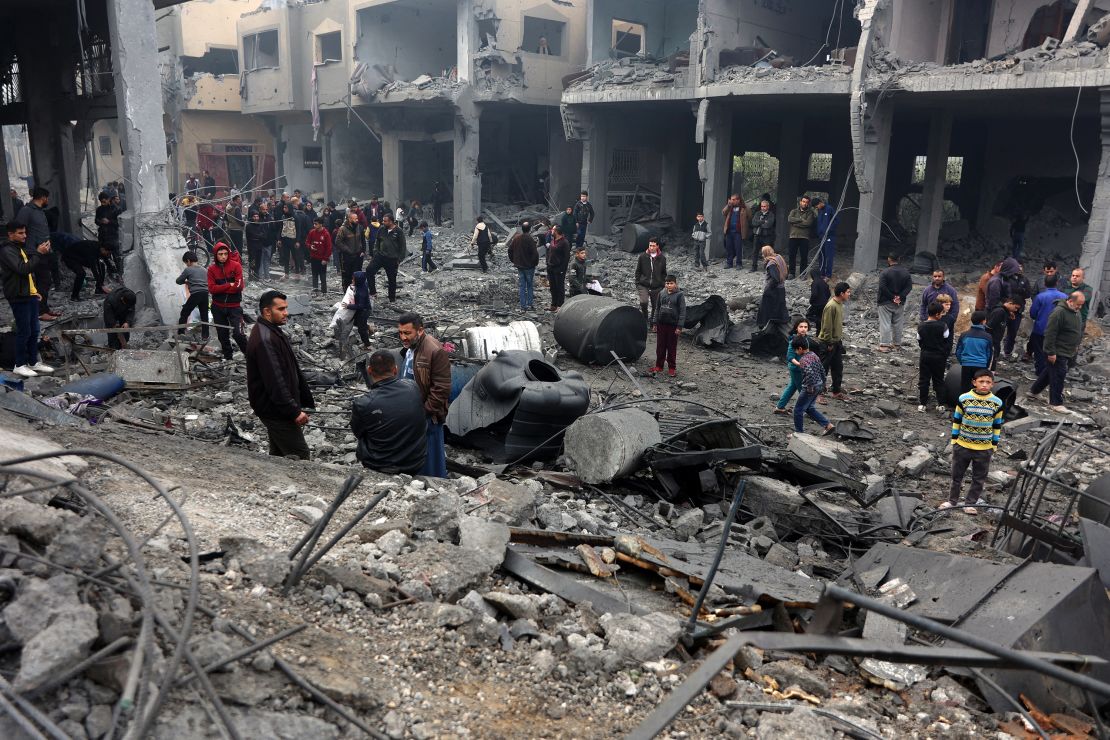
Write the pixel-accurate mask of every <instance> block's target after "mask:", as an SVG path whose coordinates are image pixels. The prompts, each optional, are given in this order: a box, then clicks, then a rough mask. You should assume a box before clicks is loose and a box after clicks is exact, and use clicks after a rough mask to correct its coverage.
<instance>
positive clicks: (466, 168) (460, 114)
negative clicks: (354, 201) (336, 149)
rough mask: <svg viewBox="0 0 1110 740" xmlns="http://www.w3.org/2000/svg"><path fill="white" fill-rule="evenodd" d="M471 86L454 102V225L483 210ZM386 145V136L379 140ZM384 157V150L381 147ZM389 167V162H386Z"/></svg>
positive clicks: (476, 114)
mask: <svg viewBox="0 0 1110 740" xmlns="http://www.w3.org/2000/svg"><path fill="white" fill-rule="evenodd" d="M471 96H472V93H471V91H470V88H465V90H464V92H463V93H462V94H461V95H460V97H459V99H458V100H457V101H456V105H457V109H456V110H455V140H454V159H455V180H454V181H455V189H454V193H455V200H454V209H455V215H454V218H455V226H456V227H458V228H466V227H468V226H469V225H470V224H472V223H473V222H474V219H476V218H477V217H478V214H479V213H480V212H481V210H482V173H481V172H479V170H478V138H479V137H478V134H479V125H480V122H481V112H480V111H479V108H478V106H476V105H475V104H474V101H473V100H472V98H471ZM382 145H383V146H384V145H385V139H384V138H383V140H382ZM382 154H383V159H384V155H385V152H384V150H383V153H382ZM387 166H388V165H387Z"/></svg>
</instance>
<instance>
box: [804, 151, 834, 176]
mask: <svg viewBox="0 0 1110 740" xmlns="http://www.w3.org/2000/svg"><path fill="white" fill-rule="evenodd" d="M806 179H807V180H810V181H811V182H828V181H829V180H831V179H832V154H828V153H824V152H813V153H812V154H810V155H809V174H808V175H807V176H806Z"/></svg>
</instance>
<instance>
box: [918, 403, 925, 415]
mask: <svg viewBox="0 0 1110 740" xmlns="http://www.w3.org/2000/svg"><path fill="white" fill-rule="evenodd" d="M917 410H918V411H920V412H921V413H923V414H924V413H925V404H921V405H919V406H918V407H917Z"/></svg>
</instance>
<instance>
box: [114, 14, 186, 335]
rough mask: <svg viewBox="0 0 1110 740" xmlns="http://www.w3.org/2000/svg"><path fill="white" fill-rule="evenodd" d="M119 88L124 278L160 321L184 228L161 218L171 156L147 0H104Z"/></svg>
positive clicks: (171, 307) (167, 315)
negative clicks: (123, 178)
mask: <svg viewBox="0 0 1110 740" xmlns="http://www.w3.org/2000/svg"><path fill="white" fill-rule="evenodd" d="M107 11H108V30H109V37H110V39H111V44H112V74H113V77H114V78H115V85H116V107H117V109H118V116H117V117H118V119H119V134H120V139H121V141H122V142H123V151H124V169H125V171H126V173H125V174H126V175H127V178H128V180H127V207H128V213H127V214H125V215H127V216H128V217H129V218H128V219H126V221H124V222H123V223H121V231H122V232H123V233H122V234H121V239H122V243H123V248H124V250H125V251H126V250H128V249H129V248H130V247H132V245H134V251H132V252H131V254H129V255H128V257H127V261H126V263H125V265H124V282H125V283H127V284H128V285H129V286H130V287H131V288H133V289H135V290H136V292H139V291H142V293H143V299H142V300H143V303H144V307H149V308H153V309H155V310H156V311H157V312H158V314H159V315H160V317H161V320H162V321H163V322H165V321H173V320H175V319H176V318H177V312H178V310H179V309H180V307H181V300H182V297H183V291H182V289H181V287H180V286H178V285H177V284H176V283H174V279H175V277H176V274H175V273H179V272H180V268H181V256H180V255H181V251H182V250H183V249H184V247H185V242H184V239H183V238H182V236H181V232H180V231H178V230H177V229H175V228H173V227H172V226H171V225H170V224H169V223H168V222H167V220H166V219H165V217H164V216H159V213H160V212H162V211H164V210H165V209H166V207H167V205H168V203H169V182H168V180H167V179H166V178H167V174H168V165H169V162H168V155H167V152H166V134H165V130H164V128H163V110H162V96H161V95H160V94H151V93H152V91H155V92H156V91H160V90H161V89H162V79H161V76H160V73H159V69H160V68H159V64H158V34H157V32H156V30H155V26H154V5H153V4H152V3H150V2H148V1H147V0H107Z"/></svg>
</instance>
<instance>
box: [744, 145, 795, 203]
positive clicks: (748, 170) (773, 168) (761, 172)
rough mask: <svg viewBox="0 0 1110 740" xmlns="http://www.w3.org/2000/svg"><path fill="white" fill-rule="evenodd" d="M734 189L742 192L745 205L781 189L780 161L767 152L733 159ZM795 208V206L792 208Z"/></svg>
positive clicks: (751, 153) (750, 153)
mask: <svg viewBox="0 0 1110 740" xmlns="http://www.w3.org/2000/svg"><path fill="white" fill-rule="evenodd" d="M732 172H733V177H732V179H733V182H734V183H735V186H734V189H736V190H739V191H740V196H741V197H742V198H743V199H744V202H745V203H756V204H757V205H758V199H759V198H761V197H762V196H763V194H764V193H769V194H771V199H772V200H774V195H773V194H774V193H776V192H778V189H779V160H778V157H772V156H771V155H770V154H768V153H767V152H745V153H744V154H742V155H740V156H739V157H733V159H732ZM791 207H793V206H791Z"/></svg>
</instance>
